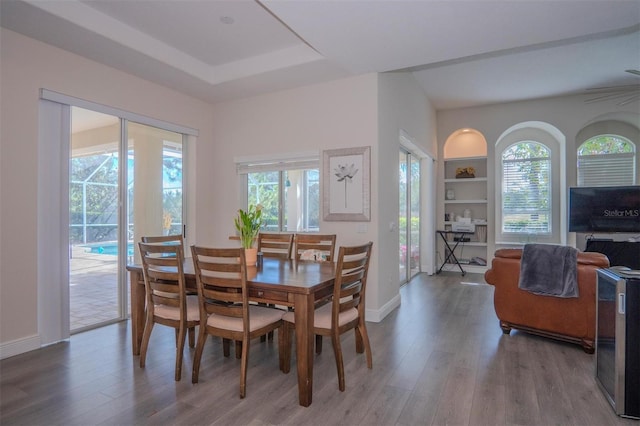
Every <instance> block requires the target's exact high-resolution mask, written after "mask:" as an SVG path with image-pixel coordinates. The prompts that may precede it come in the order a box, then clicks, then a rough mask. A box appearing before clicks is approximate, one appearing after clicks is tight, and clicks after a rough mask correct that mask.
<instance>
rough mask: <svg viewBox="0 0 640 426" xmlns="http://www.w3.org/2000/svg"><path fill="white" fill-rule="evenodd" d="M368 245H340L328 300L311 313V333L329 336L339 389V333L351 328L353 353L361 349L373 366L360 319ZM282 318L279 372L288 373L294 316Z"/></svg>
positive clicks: (342, 383) (341, 380)
mask: <svg viewBox="0 0 640 426" xmlns="http://www.w3.org/2000/svg"><path fill="white" fill-rule="evenodd" d="M372 246H373V243H372V242H369V243H367V244H364V245H360V246H352V247H340V249H339V251H338V260H337V265H336V279H335V282H334V288H333V297H332V300H331V302H330V303H327V304H325V305H323V306H321V307H319V308H317V309H316V310H315V313H314V333H315V334H316V335H321V336H330V337H331V343H332V345H333V353H334V355H335V358H336V367H337V369H338V387H339V389H340V391H344V389H345V380H344V363H343V360H342V347H341V346H340V335H341V334H343V333H345V332H347V331H348V330H351V329H354V330H355V335H356V352H357V353H362V352H365V355H366V357H367V367H368V368H372V367H373V359H372V355H371V345H370V344H369V335H368V334H367V327H366V325H365V321H364V311H365V290H366V287H367V273H368V271H369V260H370V259H371V248H372ZM282 319H283V320H284V329H283V337H284V342H283V347H284V351H285V355H284V366H283V367H284V368H283V369H282V371H284V372H285V373H288V372H289V369H290V363H291V342H292V333H293V330H294V329H295V315H294V313H293V312H287V313H286V314H285V315H284V316H283V317H282Z"/></svg>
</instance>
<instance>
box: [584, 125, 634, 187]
mask: <svg viewBox="0 0 640 426" xmlns="http://www.w3.org/2000/svg"><path fill="white" fill-rule="evenodd" d="M607 137H608V138H617V139H620V140H621V142H623V143H624V144H625V145H626V146H630V147H631V152H599V153H597V154H587V155H582V154H580V151H581V150H582V149H583V147H585V145H586V144H587V143H590V142H591V141H593V140H594V139H602V138H607ZM604 157H606V158H604ZM581 163H582V164H583V167H582V168H581V167H580V166H581ZM586 167H589V168H588V169H586ZM625 169H626V170H625ZM581 170H584V171H585V172H584V173H583V174H581ZM612 170H616V173H615V174H612V173H611V171H612ZM636 175H637V171H636V145H635V144H634V143H633V142H632V141H631V140H630V139H629V138H627V137H625V136H622V135H618V134H613V133H604V134H599V135H594V136H592V137H590V138H588V139H586V140H585V141H584V142H582V143H581V144H580V145H579V146H578V148H577V149H576V185H577V186H580V187H587V186H629V185H635V184H636ZM605 176H606V179H603V177H605Z"/></svg>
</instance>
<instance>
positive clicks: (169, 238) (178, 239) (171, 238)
mask: <svg viewBox="0 0 640 426" xmlns="http://www.w3.org/2000/svg"><path fill="white" fill-rule="evenodd" d="M141 240H142V242H143V243H167V244H171V243H173V242H175V243H176V244H180V245H183V244H184V240H183V239H182V235H181V234H176V235H151V236H144V237H142V238H141ZM183 252H184V250H183Z"/></svg>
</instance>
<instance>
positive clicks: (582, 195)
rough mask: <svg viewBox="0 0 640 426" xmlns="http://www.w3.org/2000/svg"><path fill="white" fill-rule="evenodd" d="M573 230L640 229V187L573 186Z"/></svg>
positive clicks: (570, 193) (571, 226) (611, 231)
mask: <svg viewBox="0 0 640 426" xmlns="http://www.w3.org/2000/svg"><path fill="white" fill-rule="evenodd" d="M569 231H570V232H587V233H588V232H603V233H613V232H631V233H633V232H640V186H638V185H636V186H593V187H572V188H569Z"/></svg>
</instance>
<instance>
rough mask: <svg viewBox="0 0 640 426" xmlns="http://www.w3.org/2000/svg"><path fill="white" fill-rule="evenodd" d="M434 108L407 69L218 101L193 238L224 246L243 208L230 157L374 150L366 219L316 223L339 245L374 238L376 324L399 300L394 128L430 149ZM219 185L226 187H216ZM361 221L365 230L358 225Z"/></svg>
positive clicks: (371, 302) (371, 316)
mask: <svg viewBox="0 0 640 426" xmlns="http://www.w3.org/2000/svg"><path fill="white" fill-rule="evenodd" d="M434 123H435V112H434V111H433V109H432V108H431V106H430V104H429V103H428V101H427V100H426V98H425V97H424V95H422V91H421V90H420V88H419V86H418V85H417V83H416V82H415V80H413V78H412V77H411V76H410V75H409V74H393V75H392V74H389V75H375V74H368V75H363V76H358V77H351V78H346V79H342V80H337V81H333V82H329V83H322V84H317V85H311V86H307V87H302V88H297V89H292V90H287V91H281V92H277V93H272V94H267V95H262V96H257V97H254V98H250V99H243V100H236V101H230V102H225V103H221V104H218V105H216V106H215V107H214V123H213V124H214V139H215V141H216V144H215V152H213V156H212V157H211V158H213V161H212V163H211V166H210V167H206V168H200V169H199V170H198V182H199V183H200V184H201V185H203V183H206V182H211V186H210V188H211V189H210V190H211V192H212V193H213V194H215V195H214V196H213V197H211V198H210V199H208V200H207V202H206V203H201V204H199V209H201V210H199V211H198V216H199V217H200V216H201V215H205V214H206V215H208V216H209V217H211V223H213V224H216V225H215V226H211V227H210V228H208V229H204V228H203V226H200V227H199V230H200V232H199V233H198V239H199V241H198V242H201V243H215V244H229V241H228V236H229V235H233V234H234V232H235V231H234V228H233V217H234V216H235V214H236V210H237V209H238V207H239V206H240V200H239V198H238V197H239V190H238V186H239V183H238V177H237V175H236V172H235V165H234V161H233V159H234V157H242V156H260V155H265V156H266V155H270V156H273V155H277V154H281V155H287V154H292V153H297V152H308V151H311V150H315V151H317V152H318V153H320V154H321V153H322V151H323V150H325V149H335V148H346V147H360V146H370V147H371V222H362V223H353V222H325V221H323V220H321V222H320V232H323V233H336V234H337V236H338V241H337V244H338V245H351V244H358V243H361V242H365V241H368V240H371V241H374V251H373V260H372V263H371V266H370V272H369V284H368V290H367V319H368V320H372V321H378V320H381V319H382V318H384V316H385V315H386V314H387V313H388V312H389V311H390V310H392V309H393V307H395V306H397V304H398V303H399V290H398V233H397V227H396V230H395V231H394V232H389V223H390V222H394V223H396V225H397V220H398V150H399V147H400V145H399V130H400V129H404V130H405V131H407V132H408V133H409V134H411V135H412V136H413V137H414V138H415V139H416V141H417V143H419V144H420V146H421V148H422V149H423V150H424V151H425V152H427V153H430V152H435V146H436V145H435V137H434V135H435V124H434ZM217 182H224V185H217V184H216V183H217ZM363 225H364V229H359V228H361V227H362V226H363Z"/></svg>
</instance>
